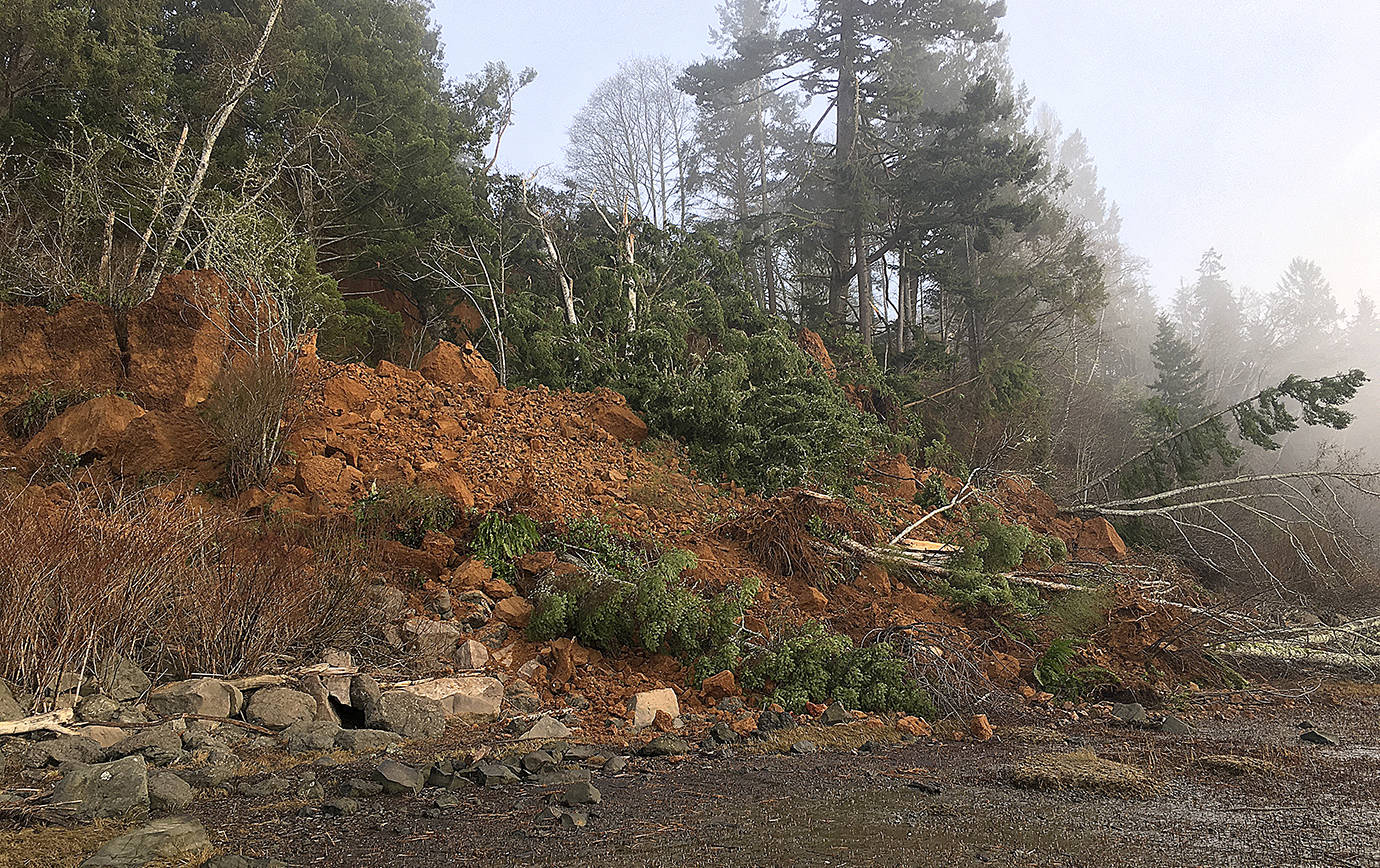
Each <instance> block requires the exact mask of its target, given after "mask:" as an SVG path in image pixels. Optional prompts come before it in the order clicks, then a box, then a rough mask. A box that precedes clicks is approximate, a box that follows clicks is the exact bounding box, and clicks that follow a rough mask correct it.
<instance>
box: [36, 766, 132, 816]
mask: <svg viewBox="0 0 1380 868" xmlns="http://www.w3.org/2000/svg"><path fill="white" fill-rule="evenodd" d="M48 801H49V804H52V805H64V806H66V807H67V808H68V809H70V810H71V811H72V812H74V813H75V814H77V815H78V816H81V817H84V818H87V819H90V818H95V817H123V816H124V815H126V814H129V813H131V812H133V811H136V810H140V809H144V808H147V807H148V806H149V775H148V764H147V763H145V762H144V758H143V757H140V756H132V757H126V758H125V759H121V760H116V761H114V762H108V763H98V764H95V765H80V764H76V765H73V766H72V767H71V768H69V769H68V770H67V773H66V774H64V775H63V776H62V780H60V781H58V783H57V786H56V787H55V788H54V789H53V795H52V797H51V798H50V799H49V800H48Z"/></svg>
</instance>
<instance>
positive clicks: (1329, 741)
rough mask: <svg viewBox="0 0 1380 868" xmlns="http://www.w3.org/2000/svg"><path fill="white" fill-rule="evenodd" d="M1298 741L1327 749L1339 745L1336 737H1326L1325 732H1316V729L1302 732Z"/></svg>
mask: <svg viewBox="0 0 1380 868" xmlns="http://www.w3.org/2000/svg"><path fill="white" fill-rule="evenodd" d="M1299 741H1305V742H1308V743H1309V744H1324V745H1327V746H1329V747H1336V746H1337V745H1339V744H1341V742H1340V741H1339V740H1338V739H1337V737H1336V736H1334V735H1328V734H1327V733H1325V732H1318V731H1317V730H1316V729H1309V730H1304V731H1303V732H1301V733H1299Z"/></svg>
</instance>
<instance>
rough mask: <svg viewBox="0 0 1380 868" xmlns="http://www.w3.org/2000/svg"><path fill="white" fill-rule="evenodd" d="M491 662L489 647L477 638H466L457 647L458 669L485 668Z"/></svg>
mask: <svg viewBox="0 0 1380 868" xmlns="http://www.w3.org/2000/svg"><path fill="white" fill-rule="evenodd" d="M488 664H489V649H488V648H485V647H484V643H483V642H480V641H479V640H477V639H466V640H465V641H464V642H461V643H460V644H459V645H458V646H457V647H456V649H455V668H456V669H483V668H484V667H485V666H487V665H488Z"/></svg>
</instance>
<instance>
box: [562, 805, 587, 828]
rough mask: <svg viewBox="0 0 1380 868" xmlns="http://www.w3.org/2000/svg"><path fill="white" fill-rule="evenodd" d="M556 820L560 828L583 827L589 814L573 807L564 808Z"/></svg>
mask: <svg viewBox="0 0 1380 868" xmlns="http://www.w3.org/2000/svg"><path fill="white" fill-rule="evenodd" d="M557 822H559V823H560V824H561V828H562V829H583V828H584V827H585V826H587V825H589V814H587V813H585V812H584V811H581V810H577V809H574V808H569V809H564V810H562V811H561V813H560V817H559V819H558V820H557Z"/></svg>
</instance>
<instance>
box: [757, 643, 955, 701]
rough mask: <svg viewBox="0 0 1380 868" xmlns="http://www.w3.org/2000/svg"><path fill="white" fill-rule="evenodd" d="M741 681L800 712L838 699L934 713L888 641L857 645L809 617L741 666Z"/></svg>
mask: <svg viewBox="0 0 1380 868" xmlns="http://www.w3.org/2000/svg"><path fill="white" fill-rule="evenodd" d="M742 681H743V685H744V686H745V687H748V688H750V689H753V690H771V691H772V693H771V696H772V698H773V699H774V700H775V701H776V702H779V703H780V704H781V705H782V707H784V708H786V709H788V710H790V711H800V710H802V709H803V708H804V707H805V703H806V702H816V703H826V702H830V701H834V700H837V701H839V702H842V703H843V704H844V705H845V706H847V707H849V708H857V709H860V710H862V711H876V712H884V711H904V712H907V713H908V714H916V715H921V716H927V717H929V716H933V715H934V711H935V709H934V703H933V702H932V700H931V699H930V696H929V694H928V693H927V692H926V691H925V690H924V689H923V688H922V687H921V686H920V685H919V683H918V682H917V681H916V680H915V679H914V678H912V677H911V676H910V673H909V665H908V663H907V661H906V660H905V659H903V658H902V657H901V656H900V655H899V654H897V653H896V650H895V649H894V648H893V647H892V646H891V645H890V644H888V643H886V642H878V643H876V644H873V645H867V646H864V647H861V648H859V647H856V646H855V645H854V644H853V640H851V639H849V638H848V637H847V636H844V635H842V634H840V633H834V632H832V631H830V630H828V629H827V628H826V627H825V626H824V625H823V624H821V623H819V622H818V621H808V622H806V623H805V624H804V625H802V626H800V627H798V628H795V629H794V630H791V631H789V632H787V633H785V634H783V635H781V636H779V637H778V638H777V639H776V641H775V642H774V643H773V644H772V645H771V646H770V647H769V648H767V649H766V650H765V651H762V652H759V653H758V654H756V655H755V656H753V657H752V658H750V659H749V660H748V661H747V662H746V663H745V664H744V668H743V677H742Z"/></svg>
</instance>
